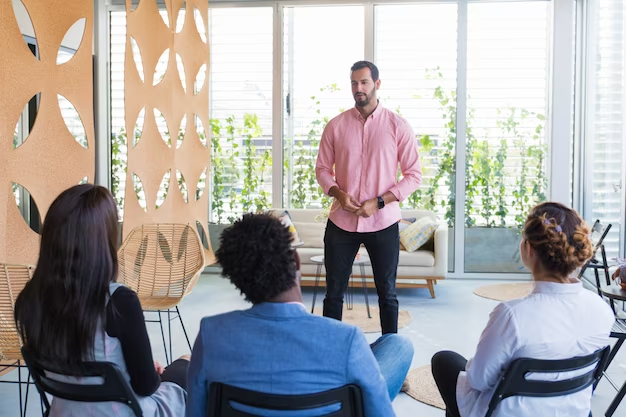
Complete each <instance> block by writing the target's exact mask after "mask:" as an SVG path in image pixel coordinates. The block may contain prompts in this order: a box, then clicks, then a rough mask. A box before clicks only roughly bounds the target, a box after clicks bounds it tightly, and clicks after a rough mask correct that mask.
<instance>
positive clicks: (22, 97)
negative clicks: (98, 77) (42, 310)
mask: <svg viewBox="0 0 626 417" xmlns="http://www.w3.org/2000/svg"><path fill="white" fill-rule="evenodd" d="M18 2H19V3H20V4H18V5H20V7H22V9H25V11H26V12H27V15H28V16H27V18H28V19H30V22H31V23H32V26H33V28H34V31H35V36H36V40H37V48H38V52H39V56H38V57H37V56H35V55H34V54H33V53H32V52H31V50H30V49H29V47H28V45H27V43H26V42H25V40H24V37H23V36H22V32H21V30H20V27H19V24H18V21H17V18H16V13H15V11H14V5H13V3H15V2H13V1H12V0H0V39H2V46H1V47H0V62H2V65H0V262H9V263H27V264H35V263H36V262H37V257H38V251H39V235H38V234H37V233H35V232H33V231H32V230H31V229H30V227H29V226H28V224H27V223H26V222H25V221H24V220H23V218H22V216H21V214H20V211H19V209H18V206H17V204H16V198H15V196H14V192H13V186H14V185H15V184H19V185H21V186H22V187H24V189H26V190H28V192H29V193H30V195H31V196H32V198H33V200H34V201H35V203H36V205H37V207H38V209H39V212H40V215H41V218H42V219H43V218H44V217H45V214H46V212H47V210H48V208H49V206H50V204H51V203H52V201H53V200H54V199H55V198H56V197H57V195H59V193H61V191H63V190H65V189H66V188H69V187H71V186H72V185H75V184H78V183H79V182H81V181H83V180H84V179H85V177H86V178H87V180H88V181H90V182H93V179H94V175H95V153H94V149H95V142H94V140H95V139H94V120H93V82H92V79H93V78H92V74H93V73H92V30H93V1H92V0H72V1H71V2H67V1H64V0H46V1H38V0H21V2H20V1H19V0H18ZM79 21H80V23H82V24H84V31H83V33H82V40H81V41H80V45H79V47H78V49H77V51H76V53H75V54H74V55H73V56H71V58H69V60H68V59H67V57H65V59H59V63H58V64H57V57H58V54H59V49H60V46H61V42H62V40H63V38H64V36H65V34H66V33H67V32H68V30H70V28H71V27H73V26H75V24H76V23H77V22H79ZM33 97H39V108H38V111H37V114H36V119H35V122H34V125H33V126H32V129H31V130H30V132H29V134H28V136H27V137H26V138H25V140H24V141H23V143H21V144H16V142H15V141H14V133H15V129H16V124H17V123H18V121H19V120H20V118H21V115H22V112H23V111H24V108H25V106H26V105H27V104H28V103H29V101H30V100H31V99H32V98H33ZM60 103H61V104H60ZM61 107H63V108H64V110H63V111H64V114H65V115H66V117H65V118H64V117H63V115H62V109H61ZM68 108H69V110H70V113H72V112H73V114H76V115H77V116H76V117H75V118H74V120H73V121H68V120H69V119H68V117H67V111H68ZM70 119H71V118H70ZM78 119H79V120H78ZM77 125H78V126H77ZM76 127H78V130H79V131H80V132H82V133H80V134H77V133H76V129H75V128H76Z"/></svg>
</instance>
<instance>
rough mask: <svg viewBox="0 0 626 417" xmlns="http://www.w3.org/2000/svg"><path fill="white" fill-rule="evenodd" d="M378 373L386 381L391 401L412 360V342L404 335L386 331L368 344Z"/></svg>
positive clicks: (400, 385)
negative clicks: (376, 364) (376, 363)
mask: <svg viewBox="0 0 626 417" xmlns="http://www.w3.org/2000/svg"><path fill="white" fill-rule="evenodd" d="M370 347H371V348H372V352H373V353H374V357H375V358H376V362H378V367H379V368H380V373H381V374H382V375H383V377H384V378H385V381H387V391H388V392H389V398H390V399H391V401H393V399H394V398H396V395H398V393H399V392H400V388H402V383H403V382H404V380H405V379H406V374H407V373H408V372H409V368H410V367H411V362H412V361H413V344H412V343H411V341H410V340H409V339H407V338H406V337H404V336H399V335H398V334H396V333H387V334H384V335H382V336H381V337H380V338H378V340H376V341H375V342H374V343H372V344H371V345H370Z"/></svg>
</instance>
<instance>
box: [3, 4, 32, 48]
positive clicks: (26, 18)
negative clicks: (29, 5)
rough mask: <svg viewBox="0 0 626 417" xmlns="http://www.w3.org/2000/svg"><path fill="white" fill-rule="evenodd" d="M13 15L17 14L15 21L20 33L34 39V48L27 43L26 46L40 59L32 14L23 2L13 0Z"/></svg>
mask: <svg viewBox="0 0 626 417" xmlns="http://www.w3.org/2000/svg"><path fill="white" fill-rule="evenodd" d="M13 13H14V14H15V19H16V20H17V25H18V27H19V28H20V32H21V33H22V34H23V35H26V36H28V37H30V38H32V41H33V42H34V44H35V45H34V48H33V47H31V46H30V45H29V44H28V42H27V44H26V46H27V47H28V48H29V49H30V51H31V52H32V53H33V55H35V57H36V58H37V59H39V56H38V54H37V49H39V46H38V42H37V34H36V33H35V28H34V26H33V21H32V20H31V18H30V13H28V10H27V9H26V6H24V3H22V1H21V0H13ZM3 42H6V41H3Z"/></svg>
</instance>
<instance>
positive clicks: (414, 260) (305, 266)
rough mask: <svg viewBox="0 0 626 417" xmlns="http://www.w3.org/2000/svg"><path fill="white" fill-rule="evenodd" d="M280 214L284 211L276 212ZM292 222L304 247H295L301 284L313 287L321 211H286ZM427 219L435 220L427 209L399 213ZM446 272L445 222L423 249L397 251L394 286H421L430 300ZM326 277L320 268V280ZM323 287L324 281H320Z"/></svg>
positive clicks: (368, 270)
mask: <svg viewBox="0 0 626 417" xmlns="http://www.w3.org/2000/svg"><path fill="white" fill-rule="evenodd" d="M275 210H277V211H282V210H284V209H275ZM288 211H289V214H290V216H291V219H292V221H293V223H294V226H295V227H296V231H297V232H298V237H299V238H300V240H302V241H303V242H304V245H303V246H301V247H298V248H297V251H298V254H299V255H300V261H301V264H302V266H301V272H302V285H303V286H312V285H314V284H315V274H316V272H317V264H316V263H315V262H312V261H311V258H312V257H313V256H317V255H324V230H325V228H326V222H325V221H318V220H316V218H318V217H319V216H320V210H315V209H288ZM424 216H429V217H431V218H432V219H434V220H437V216H436V214H435V213H433V212H431V211H426V210H402V218H405V219H406V218H412V217H414V218H416V219H419V218H421V217H424ZM359 252H360V253H362V254H365V255H367V250H366V249H365V248H364V247H361V249H360V250H359ZM365 270H366V274H367V278H368V279H367V281H368V285H369V286H374V282H373V279H372V268H371V267H370V266H367V267H366V268H365ZM447 271H448V226H447V224H446V223H445V222H441V221H440V222H439V227H438V228H437V231H436V232H435V235H434V242H429V243H427V244H426V245H424V248H423V249H419V250H417V251H415V252H407V251H405V250H401V251H400V258H399V262H398V279H397V283H396V285H397V287H423V288H428V289H429V290H430V295H431V297H433V298H435V288H434V284H436V283H437V280H440V279H444V278H445V276H446V273H447ZM353 273H354V274H355V277H360V276H361V271H360V269H359V267H358V266H357V267H355V268H354V270H353ZM324 274H325V270H324V268H322V277H323V276H324ZM320 285H324V279H323V278H322V279H321V280H320Z"/></svg>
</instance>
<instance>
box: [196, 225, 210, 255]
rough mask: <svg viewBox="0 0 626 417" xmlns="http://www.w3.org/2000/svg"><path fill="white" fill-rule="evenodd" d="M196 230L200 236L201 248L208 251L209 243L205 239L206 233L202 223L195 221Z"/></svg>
mask: <svg viewBox="0 0 626 417" xmlns="http://www.w3.org/2000/svg"><path fill="white" fill-rule="evenodd" d="M196 230H197V231H198V235H200V240H201V241H202V246H204V248H205V249H209V241H208V239H207V236H206V233H205V232H204V227H202V223H200V222H199V221H198V220H196Z"/></svg>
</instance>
